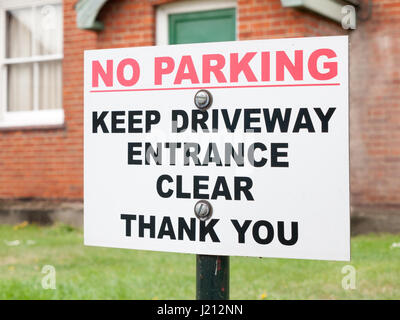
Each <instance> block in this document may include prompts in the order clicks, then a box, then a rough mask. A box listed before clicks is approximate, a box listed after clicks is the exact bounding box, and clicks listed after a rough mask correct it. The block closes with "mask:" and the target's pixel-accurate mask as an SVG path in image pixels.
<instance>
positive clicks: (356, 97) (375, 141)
mask: <svg viewBox="0 0 400 320" xmlns="http://www.w3.org/2000/svg"><path fill="white" fill-rule="evenodd" d="M75 2H76V0H65V1H64V61H63V75H64V79H63V81H64V83H63V85H64V97H63V102H64V111H65V119H66V121H65V127H63V128H59V129H47V130H44V129H43V130H37V129H34V130H19V131H2V132H0V170H1V174H0V198H21V197H22V198H23V197H29V198H31V197H32V198H54V199H71V200H72V199H75V200H79V199H82V198H83V128H82V126H83V124H82V123H83V119H82V107H83V92H82V91H83V89H82V88H83V74H82V67H83V50H84V49H94V48H110V47H128V46H145V45H153V44H154V42H155V6H156V5H159V4H163V3H167V2H171V1H168V0H153V1H152V0H136V1H132V0H130V1H128V0H113V1H109V2H108V3H107V4H106V5H105V6H104V7H103V9H102V10H101V12H100V15H99V20H100V21H102V22H103V23H104V24H105V30H104V31H102V32H99V33H95V32H91V31H82V30H78V29H77V28H76V20H75V19H76V13H75V11H74V9H73V6H74V4H75ZM362 2H364V3H367V2H368V1H362ZM338 34H349V35H350V42H351V50H350V51H351V53H350V59H351V60H350V61H351V74H350V81H351V112H350V115H351V130H350V132H351V194H352V205H353V206H354V207H368V206H370V207H375V208H376V207H392V208H393V207H400V105H399V104H400V69H399V67H398V65H397V61H398V60H399V59H400V1H399V0H379V1H378V0H374V1H373V9H372V17H371V18H370V19H369V20H367V21H361V22H359V23H358V26H357V30H356V31H351V32H347V31H345V30H343V29H342V28H341V27H340V25H339V24H337V23H335V22H331V21H329V20H327V19H325V18H322V17H320V16H318V15H316V14H313V13H310V12H307V11H299V10H295V9H291V8H282V6H281V4H280V1H279V0H238V36H239V39H240V40H247V39H266V38H280V37H302V36H320V35H338Z"/></svg>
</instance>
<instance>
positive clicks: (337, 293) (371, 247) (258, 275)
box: [0, 225, 400, 299]
mask: <svg viewBox="0 0 400 320" xmlns="http://www.w3.org/2000/svg"><path fill="white" fill-rule="evenodd" d="M16 240H18V241H16ZM398 243H400V235H389V234H369V235H363V236H357V237H353V238H352V244H351V247H352V261H351V262H350V263H347V262H332V261H308V260H289V259H259V258H247V257H232V258H231V282H230V287H231V289H230V290H231V299H400V245H398ZM347 264H350V265H351V266H353V267H355V270H356V272H357V274H356V289H353V290H344V289H343V288H342V278H343V276H344V274H342V273H341V270H342V268H343V267H344V266H345V265H347ZM45 265H52V266H54V267H55V270H56V290H51V289H47V290H45V289H43V288H42V285H41V283H42V278H43V277H44V276H45V274H42V272H41V271H42V268H43V266H45ZM194 298H195V256H194V255H188V254H174V253H159V252H150V251H134V250H124V249H108V248H95V247H85V246H83V233H82V230H79V229H74V228H71V227H68V226H64V225H59V226H53V227H38V226H32V225H28V226H25V225H21V226H14V227H13V226H5V225H1V226H0V299H194Z"/></svg>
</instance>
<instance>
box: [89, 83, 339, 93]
mask: <svg viewBox="0 0 400 320" xmlns="http://www.w3.org/2000/svg"><path fill="white" fill-rule="evenodd" d="M321 86H340V83H302V84H265V85H247V86H214V87H177V88H142V89H110V90H90V92H93V93H96V92H129V91H166V90H200V89H235V88H237V89H241V88H277V87H321Z"/></svg>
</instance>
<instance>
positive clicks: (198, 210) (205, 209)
mask: <svg viewBox="0 0 400 320" xmlns="http://www.w3.org/2000/svg"><path fill="white" fill-rule="evenodd" d="M194 214H195V215H196V217H197V218H199V219H200V220H201V221H206V220H208V219H210V217H211V215H212V206H211V204H210V203H209V202H208V201H206V200H200V201H198V202H196V204H195V205H194Z"/></svg>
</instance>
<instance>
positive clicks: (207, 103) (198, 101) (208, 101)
mask: <svg viewBox="0 0 400 320" xmlns="http://www.w3.org/2000/svg"><path fill="white" fill-rule="evenodd" d="M212 102H213V99H212V95H211V93H210V92H209V91H208V90H205V89H202V90H199V91H197V93H196V94H195V96H194V104H195V105H196V107H197V108H199V109H200V110H201V111H205V110H207V109H208V108H209V107H211V105H212Z"/></svg>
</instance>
